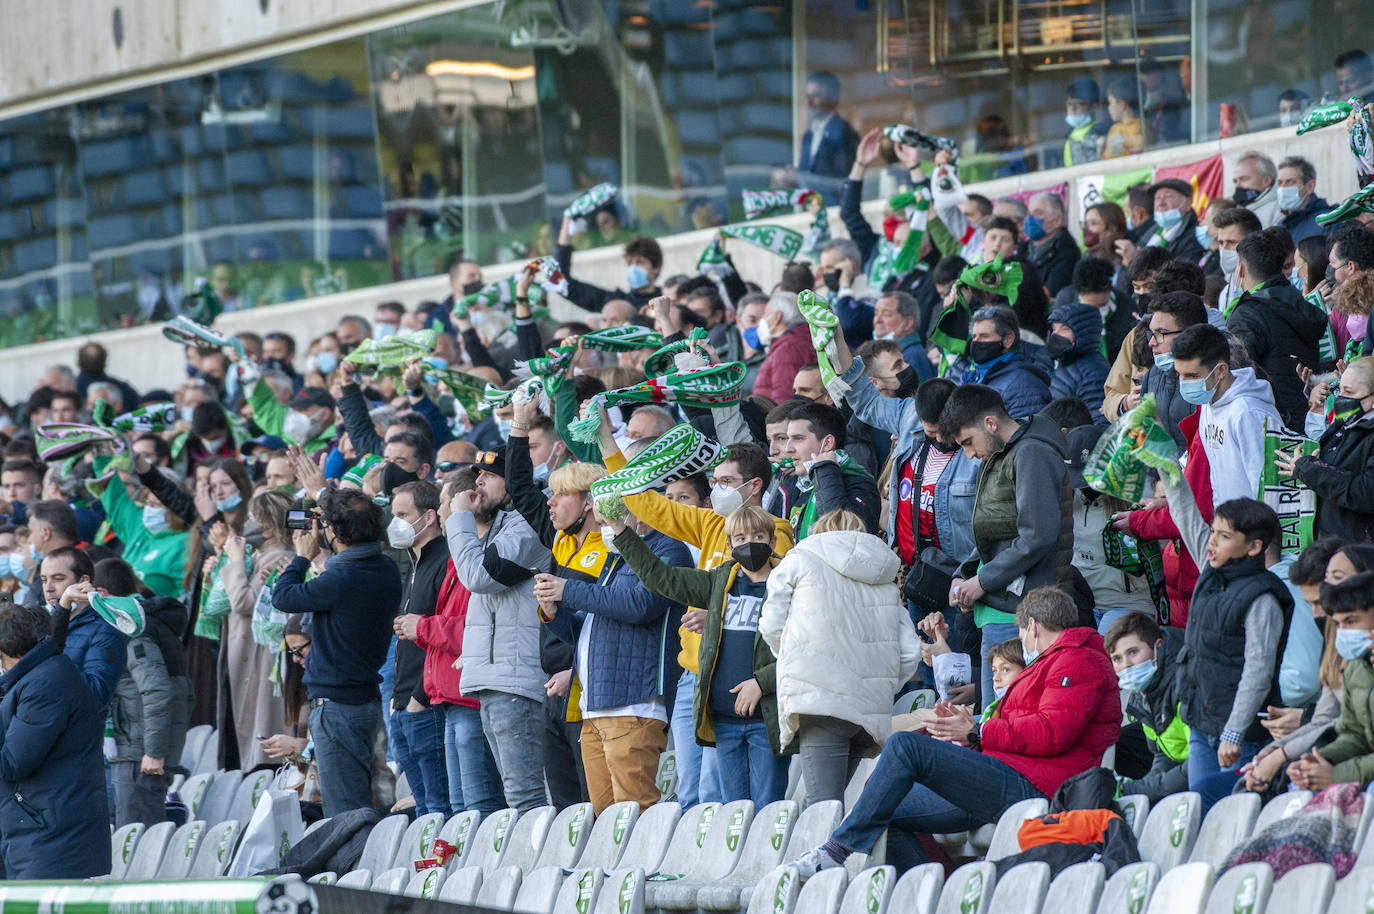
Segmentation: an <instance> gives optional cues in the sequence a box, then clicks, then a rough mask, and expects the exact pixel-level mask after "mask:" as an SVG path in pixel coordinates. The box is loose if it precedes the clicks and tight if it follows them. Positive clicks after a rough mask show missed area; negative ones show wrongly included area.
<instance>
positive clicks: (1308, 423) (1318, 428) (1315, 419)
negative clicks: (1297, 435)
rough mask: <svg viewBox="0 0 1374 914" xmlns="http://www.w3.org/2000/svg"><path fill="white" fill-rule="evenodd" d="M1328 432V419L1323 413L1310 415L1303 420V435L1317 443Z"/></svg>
mask: <svg viewBox="0 0 1374 914" xmlns="http://www.w3.org/2000/svg"><path fill="white" fill-rule="evenodd" d="M1325 432H1326V417H1325V416H1323V415H1322V414H1321V413H1308V414H1307V415H1305V416H1303V419H1302V433H1303V434H1304V435H1306V436H1307V437H1308V438H1310V439H1312V440H1313V441H1316V440H1317V439H1319V438H1321V436H1322V435H1323V434H1325Z"/></svg>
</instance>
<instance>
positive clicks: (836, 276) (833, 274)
mask: <svg viewBox="0 0 1374 914" xmlns="http://www.w3.org/2000/svg"><path fill="white" fill-rule="evenodd" d="M821 279H823V280H824V281H825V287H826V288H827V289H829V290H830V291H831V292H838V291H840V271H839V270H831V271H830V272H829V273H822V274H821Z"/></svg>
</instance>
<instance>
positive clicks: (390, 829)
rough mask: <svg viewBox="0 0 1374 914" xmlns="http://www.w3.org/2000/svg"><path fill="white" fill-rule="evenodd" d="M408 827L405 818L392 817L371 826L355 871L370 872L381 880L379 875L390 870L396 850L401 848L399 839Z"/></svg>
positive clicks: (399, 816)
mask: <svg viewBox="0 0 1374 914" xmlns="http://www.w3.org/2000/svg"><path fill="white" fill-rule="evenodd" d="M409 825H410V823H409V821H408V820H407V819H406V817H405V816H403V815H394V816H387V817H386V818H385V819H383V820H382V821H380V822H378V823H377V824H376V825H374V826H372V831H370V832H368V834H367V843H366V844H364V845H363V853H362V856H361V857H359V858H358V866H357V869H360V870H371V871H372V872H374V873H377V874H379V876H378V878H381V877H380V874H381V873H384V872H386V871H387V870H389V869H391V868H392V867H391V864H392V861H394V860H395V859H396V849H397V848H398V847H400V846H401V838H402V837H404V835H405V831H406V828H407V827H408V826H409Z"/></svg>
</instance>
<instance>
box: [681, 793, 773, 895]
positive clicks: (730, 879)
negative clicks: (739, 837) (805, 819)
mask: <svg viewBox="0 0 1374 914" xmlns="http://www.w3.org/2000/svg"><path fill="white" fill-rule="evenodd" d="M796 823H797V804H796V803H795V802H793V801H792V800H778V801H777V802H775V803H769V804H768V805H767V806H765V807H764V808H763V809H761V810H760V811H759V812H758V814H757V815H755V816H754V823H753V824H752V825H751V826H750V827H749V834H748V835H747V836H746V837H744V838H743V842H744V848H743V849H742V850H741V851H740V854H739V859H738V860H737V861H736V862H735V865H734V867H733V868H732V869H731V870H730V871H729V873H728V874H726V875H723V876H721V877H719V878H717V879H715V880H714V881H712V882H710V883H709V884H707V885H704V886H702V887H701V889H700V890H699V891H698V892H697V893H696V902H695V907H698V908H701V909H702V910H704V911H738V910H739V909H740V908H741V907H742V906H743V905H745V904H747V903H748V901H749V893H750V890H751V889H752V888H753V887H754V886H755V885H757V884H758V882H759V880H760V879H762V878H763V877H764V876H765V875H767V874H768V873H769V872H770V871H771V870H773V869H776V868H777V866H778V865H779V864H781V863H782V862H783V859H784V858H783V854H784V852H785V851H786V849H787V848H788V847H789V844H788V839H789V838H790V837H791V836H792V829H793V827H794V826H795V825H796Z"/></svg>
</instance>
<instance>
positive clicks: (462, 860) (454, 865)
mask: <svg viewBox="0 0 1374 914" xmlns="http://www.w3.org/2000/svg"><path fill="white" fill-rule="evenodd" d="M481 821H482V814H481V813H480V812H478V811H477V810H475V809H468V810H465V811H463V812H460V813H458V814H457V815H455V816H454V817H453V818H451V819H449V820H448V821H447V822H445V823H444V827H443V828H441V829H439V837H440V838H442V839H443V840H445V841H447V842H448V843H449V844H452V845H453V847H454V850H455V853H454V855H453V859H452V860H450V861H449V862H448V865H449V868H450V869H459V868H460V867H464V866H467V857H468V854H470V853H472V839H473V837H474V836H475V834H476V832H477V825H478V823H480V822H481Z"/></svg>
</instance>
